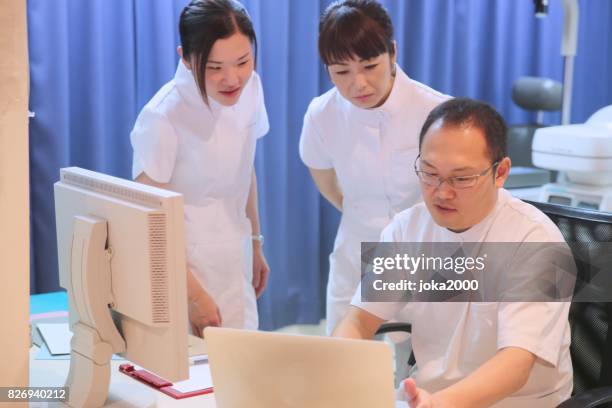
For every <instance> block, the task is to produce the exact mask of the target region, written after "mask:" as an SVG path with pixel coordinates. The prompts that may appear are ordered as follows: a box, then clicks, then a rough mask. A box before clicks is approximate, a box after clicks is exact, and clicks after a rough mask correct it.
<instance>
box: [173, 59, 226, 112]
mask: <svg viewBox="0 0 612 408" xmlns="http://www.w3.org/2000/svg"><path fill="white" fill-rule="evenodd" d="M174 83H175V84H176V87H177V89H178V91H179V93H180V94H181V96H182V97H183V98H184V99H185V101H186V102H187V103H188V104H190V105H192V106H194V107H197V108H205V109H207V110H208V109H210V111H212V112H213V114H217V113H218V112H220V111H221V110H222V109H223V108H225V106H223V105H221V104H220V103H219V102H217V101H215V100H214V98H210V97H209V98H207V99H208V106H207V105H206V104H205V103H204V99H203V98H202V94H201V93H200V89H199V88H198V85H197V83H196V81H195V78H194V76H193V73H192V72H191V71H190V70H188V69H187V67H185V64H183V61H181V60H179V63H178V66H177V67H176V73H175V74H174Z"/></svg>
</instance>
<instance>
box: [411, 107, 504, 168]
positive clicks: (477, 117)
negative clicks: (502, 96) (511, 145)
mask: <svg viewBox="0 0 612 408" xmlns="http://www.w3.org/2000/svg"><path fill="white" fill-rule="evenodd" d="M438 120H442V126H443V127H445V126H462V125H469V126H473V127H475V128H478V129H480V130H482V131H483V133H484V135H485V139H486V142H487V150H488V152H489V156H490V158H491V160H492V163H495V162H498V161H500V160H502V159H503V158H504V157H506V156H507V155H508V148H507V141H506V140H507V136H506V132H507V127H506V122H505V121H504V118H503V117H502V116H501V115H500V114H499V113H498V112H497V111H496V110H495V108H493V107H492V106H491V105H489V104H488V103H485V102H481V101H476V100H474V99H469V98H454V99H450V100H448V101H446V102H443V103H441V104H440V105H438V106H437V107H435V108H434V109H433V110H432V111H431V112H430V113H429V115H428V116H427V119H426V120H425V123H424V124H423V127H422V128H421V134H420V135H419V151H420V150H421V145H422V144H423V138H424V137H425V134H426V133H427V131H428V130H429V128H430V127H431V125H432V124H433V123H434V122H436V121H438Z"/></svg>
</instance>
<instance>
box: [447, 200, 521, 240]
mask: <svg viewBox="0 0 612 408" xmlns="http://www.w3.org/2000/svg"><path fill="white" fill-rule="evenodd" d="M509 196H510V194H509V193H508V192H507V191H506V190H504V189H503V188H500V189H498V191H497V202H496V203H495V206H494V207H493V209H492V210H491V211H490V212H489V214H488V215H487V216H486V217H485V218H483V219H482V220H481V221H480V222H479V223H478V224H476V225H473V226H471V227H470V228H468V229H467V230H466V231H463V232H453V231H451V230H449V229H448V228H443V227H440V226H438V227H439V228H443V230H444V236H446V237H448V238H449V239H448V240H449V241H451V242H481V241H482V242H485V241H486V237H487V234H488V233H489V230H490V229H491V226H492V224H493V221H494V219H495V217H496V215H497V214H498V213H499V211H500V210H501V208H502V207H503V206H504V204H505V203H506V201H508V198H509ZM436 225H437V224H436Z"/></svg>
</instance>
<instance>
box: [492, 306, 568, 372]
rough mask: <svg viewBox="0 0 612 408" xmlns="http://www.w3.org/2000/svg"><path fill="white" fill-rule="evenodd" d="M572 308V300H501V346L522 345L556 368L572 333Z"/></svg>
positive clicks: (498, 342)
mask: <svg viewBox="0 0 612 408" xmlns="http://www.w3.org/2000/svg"><path fill="white" fill-rule="evenodd" d="M569 307H570V304H569V302H533V303H531V302H529V303H527V302H507V303H500V308H499V311H498V319H499V320H498V340H497V348H498V349H502V348H504V347H520V348H523V349H525V350H527V351H530V352H532V353H533V354H535V355H536V356H537V357H539V358H540V359H542V360H544V361H546V362H548V363H549V364H551V365H552V366H554V367H556V366H557V365H558V364H559V359H560V356H561V350H562V346H563V344H564V342H566V341H567V339H566V336H569V334H568V333H566V331H567V330H568V329H569V323H568V314H569Z"/></svg>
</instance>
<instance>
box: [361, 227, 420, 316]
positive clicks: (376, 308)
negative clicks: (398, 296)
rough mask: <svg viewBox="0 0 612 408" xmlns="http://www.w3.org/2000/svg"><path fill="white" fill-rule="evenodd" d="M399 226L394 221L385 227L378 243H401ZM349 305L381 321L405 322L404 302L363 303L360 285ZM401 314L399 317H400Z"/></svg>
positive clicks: (405, 307)
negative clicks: (397, 320) (394, 320)
mask: <svg viewBox="0 0 612 408" xmlns="http://www.w3.org/2000/svg"><path fill="white" fill-rule="evenodd" d="M399 226H400V224H399V221H398V220H397V218H396V219H394V220H393V221H392V222H391V223H390V224H389V225H387V226H386V227H385V229H384V230H383V232H382V233H381V234H380V242H399V241H401V236H400V232H401V231H400V228H399ZM351 304H352V305H353V306H356V307H358V308H360V309H363V310H365V311H366V312H369V313H371V314H373V315H375V316H377V317H379V318H381V319H383V320H393V319H400V320H406V314H407V313H408V312H407V310H406V309H407V306H408V303H406V302H391V301H381V302H364V301H362V293H361V284H359V286H358V287H357V290H356V291H355V294H354V295H353V299H352V300H351ZM400 313H401V315H400Z"/></svg>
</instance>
